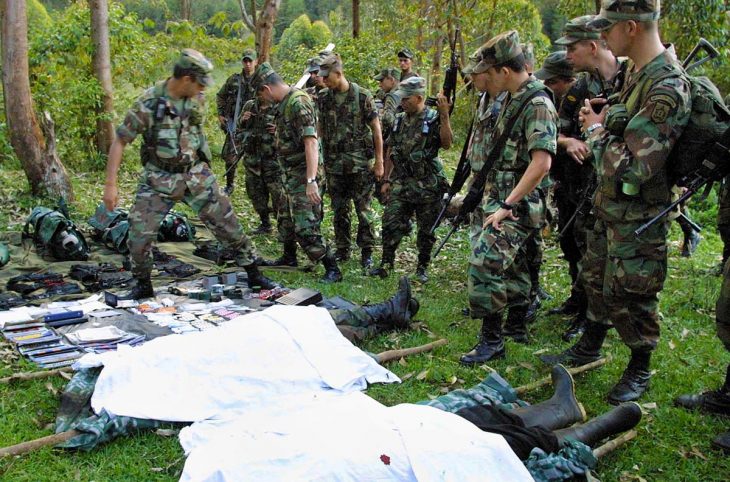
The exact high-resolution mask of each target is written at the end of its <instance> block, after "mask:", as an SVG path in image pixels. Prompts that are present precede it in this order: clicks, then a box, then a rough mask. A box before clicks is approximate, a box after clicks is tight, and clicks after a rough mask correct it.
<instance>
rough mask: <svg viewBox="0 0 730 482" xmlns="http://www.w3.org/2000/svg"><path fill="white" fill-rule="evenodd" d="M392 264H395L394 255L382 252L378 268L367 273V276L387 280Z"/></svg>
mask: <svg viewBox="0 0 730 482" xmlns="http://www.w3.org/2000/svg"><path fill="white" fill-rule="evenodd" d="M394 264H395V253H390V252H386V251H383V259H382V260H381V261H380V266H378V267H377V268H373V269H371V270H370V271H368V275H370V276H379V277H381V278H387V277H388V274H390V271H393V265H394Z"/></svg>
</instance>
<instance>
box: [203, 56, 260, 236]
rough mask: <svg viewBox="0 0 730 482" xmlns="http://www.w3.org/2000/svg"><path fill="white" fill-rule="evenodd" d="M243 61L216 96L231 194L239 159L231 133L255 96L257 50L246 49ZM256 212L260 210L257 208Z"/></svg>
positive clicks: (226, 188) (222, 154) (228, 187)
mask: <svg viewBox="0 0 730 482" xmlns="http://www.w3.org/2000/svg"><path fill="white" fill-rule="evenodd" d="M241 63H242V64H243V69H242V70H241V72H239V73H235V74H233V75H231V76H230V77H228V79H227V80H226V83H225V84H223V87H221V89H220V90H219V91H218V93H217V94H216V96H215V100H216V104H217V105H218V121H219V122H220V124H221V129H223V132H225V133H226V141H225V142H224V143H223V150H222V151H221V157H222V158H223V160H224V161H225V163H226V187H225V189H224V192H225V193H226V194H227V195H229V196H230V195H231V193H233V188H234V182H235V180H236V167H235V164H236V161H238V158H237V156H236V150H235V149H234V146H233V142H234V139H232V138H231V135H234V136H235V128H236V126H237V125H238V115H239V114H240V112H241V107H243V104H245V103H246V101H248V100H250V99H253V97H254V92H253V89H251V81H250V79H251V74H253V71H254V69H256V51H255V50H253V49H246V50H244V51H243V57H242V58H241ZM228 126H230V129H231V131H232V132H228V130H229V127H228ZM249 195H250V194H249ZM252 201H253V199H252ZM256 212H259V211H258V210H257V211H256ZM259 214H261V213H259ZM265 221H266V222H265V223H264V218H263V217H262V218H261V225H262V226H264V225H268V224H269V219H268V212H267V217H266V219H265ZM269 229H270V228H269Z"/></svg>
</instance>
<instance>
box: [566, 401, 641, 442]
mask: <svg viewBox="0 0 730 482" xmlns="http://www.w3.org/2000/svg"><path fill="white" fill-rule="evenodd" d="M640 421H641V407H640V406H639V404H638V403H635V402H628V403H622V404H621V405H619V406H618V407H615V408H613V409H612V410H609V411H608V412H606V413H604V414H603V415H600V416H598V417H596V418H594V419H591V420H589V421H587V422H586V423H584V424H581V425H576V426H574V427H570V428H564V429H561V430H555V431H554V432H553V433H554V434H555V436H556V437H557V438H558V441H559V442H560V443H561V444H563V443H564V442H565V441H566V439H569V438H570V439H573V440H577V441H578V442H583V443H584V444H586V445H588V446H589V447H591V446H595V445H596V444H597V443H598V442H600V441H601V440H603V439H605V438H608V437H613V436H614V435H616V434H619V433H621V432H626V431H627V430H631V429H632V428H634V427H636V426H637V425H638V424H639V422H640Z"/></svg>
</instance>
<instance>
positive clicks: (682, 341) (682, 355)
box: [0, 133, 730, 481]
mask: <svg viewBox="0 0 730 482" xmlns="http://www.w3.org/2000/svg"><path fill="white" fill-rule="evenodd" d="M211 137H212V141H213V143H214V145H213V146H212V147H213V150H214V151H216V150H217V151H219V150H220V143H221V141H222V137H221V135H220V133H212V135H211ZM126 154H127V159H126V163H125V165H124V168H123V172H122V173H121V176H120V183H121V188H120V192H121V193H122V201H121V205H122V206H128V205H129V203H130V202H131V199H132V195H133V192H134V186H135V182H136V178H135V175H134V173H135V172H136V170H137V167H138V161H137V160H136V150H135V149H127V153H126ZM452 156H453V153H450V162H449V165H450V167H451V168H453V158H451V157H452ZM215 169H216V171H217V172H219V174H220V173H222V166H221V163H220V162H217V163H216V165H215ZM102 179H103V172H88V173H73V182H74V187H75V189H76V196H77V201H76V203H75V204H74V205H73V209H74V215H75V217H76V219H77V220H79V221H83V220H85V219H87V218H88V216H90V215H91V214H92V213H93V210H94V207H95V206H96V203H97V202H98V201H99V200H100V199H101V196H102V186H103V181H102ZM242 186H243V183H242V182H241V180H240V176H239V181H238V183H237V190H236V192H235V194H234V204H235V206H236V211H237V212H238V213H239V214H240V218H241V220H242V222H243V223H244V224H245V225H246V226H247V227H248V228H249V229H252V228H254V227H255V226H256V225H257V224H258V220H257V219H256V218H255V215H253V210H252V208H251V205H250V203H249V202H248V200H247V199H245V197H244V194H243V187H242ZM27 192H28V187H27V181H25V176H24V174H23V173H22V172H20V171H17V170H12V169H11V168H8V167H6V168H4V169H3V168H0V203H2V207H1V208H0V226H2V227H3V228H4V229H6V230H15V231H17V230H20V229H21V228H22V224H23V222H24V219H25V217H26V216H27V215H28V213H29V212H30V209H31V208H32V207H33V206H34V205H35V204H36V202H37V201H36V200H34V199H33V198H32V197H30V195H29V194H27ZM324 226H325V228H324V232H325V236H326V237H327V239H330V240H331V239H333V233H332V227H331V215H329V216H328V217H327V219H326V222H325V225H324ZM444 234H445V228H441V229H440V232H439V235H440V236H443V235H444ZM703 237H704V238H705V239H704V241H703V242H702V244H701V245H700V247H699V250H698V251H697V253H696V254H695V256H694V257H693V258H691V259H685V258H680V257H679V240H680V238H681V233H680V232H679V230H678V229H677V228H676V226H674V227H673V229H672V232H671V236H670V243H671V249H670V260H669V265H670V269H669V276H668V278H667V282H666V285H665V289H664V291H663V293H662V295H661V311H662V314H663V322H662V337H661V342H660V345H659V348H658V349H657V351H656V355H655V356H654V359H653V362H652V367H653V369H654V370H655V371H656V373H655V376H654V378H653V380H652V386H651V389H650V390H649V392H648V393H647V394H646V395H645V396H644V397H643V399H642V400H641V403H642V404H643V406H644V408H645V411H646V416H645V417H644V420H643V421H642V422H641V425H640V426H639V436H638V438H637V439H635V440H634V441H632V442H630V443H629V444H627V445H626V446H624V447H622V448H620V449H619V450H617V451H616V452H614V453H613V454H610V455H609V456H607V457H606V458H605V459H603V460H601V461H600V463H599V466H598V469H597V475H598V476H599V477H600V478H601V480H603V481H634V480H672V481H674V480H677V481H695V480H696V481H712V480H718V481H719V480H726V479H727V477H726V474H727V473H728V472H729V471H730V462H729V461H728V459H727V458H726V457H724V456H723V455H721V454H720V453H719V452H717V451H715V450H713V449H712V448H711V447H710V439H711V438H712V437H714V435H716V434H717V433H719V432H721V431H724V430H727V429H728V428H730V427H729V424H728V423H727V421H726V420H722V419H720V418H716V417H713V416H706V415H700V414H696V413H688V412H685V411H683V410H680V409H677V408H674V407H673V406H672V400H673V398H674V397H675V396H677V395H679V394H682V393H687V392H697V391H700V390H703V389H708V388H715V387H717V386H719V385H720V383H721V380H722V377H723V376H724V371H725V367H726V365H727V363H728V361H730V357H728V355H727V353H726V352H725V350H724V349H723V348H722V345H721V343H720V342H719V340H717V338H716V337H715V335H714V315H713V312H714V303H715V300H716V298H717V295H718V290H719V285H720V278H718V277H715V276H712V275H709V274H708V271H709V270H710V269H711V268H713V267H715V266H716V264H717V263H718V261H719V252H720V249H721V243H720V241H719V239H718V236H717V234H716V233H715V232H714V228H712V227H710V226H708V227H707V229H706V231H705V232H704V233H703ZM255 242H256V245H257V247H258V249H259V251H260V252H261V253H262V254H264V255H266V256H274V255H278V254H279V249H280V248H279V247H278V245H277V244H276V242H275V240H274V239H273V238H272V237H269V238H267V237H262V236H257V237H256V238H255ZM414 245H415V240H414V237H413V236H412V237H411V238H407V239H406V240H405V241H404V243H403V246H402V247H401V250H400V252H399V255H398V260H397V267H396V273H394V274H391V276H390V278H388V279H385V280H381V279H376V278H370V277H364V276H362V273H361V270H360V268H359V265H358V260H357V256H356V257H355V259H353V260H352V261H349V262H347V263H345V264H344V265H343V266H342V267H343V271H344V275H345V282H343V283H340V284H336V285H323V284H321V283H319V282H317V281H316V279H317V277H318V276H320V275H321V274H322V268H321V267H318V268H317V270H316V271H315V273H313V274H312V273H303V272H274V271H271V272H269V274H270V275H271V277H273V278H275V279H277V280H280V281H283V282H284V283H286V284H287V285H289V286H305V285H309V286H313V287H316V288H317V289H320V290H321V291H323V292H324V293H325V294H326V295H341V296H343V297H345V298H347V299H350V300H352V301H354V302H357V303H365V302H371V301H379V300H381V299H383V298H385V297H387V296H389V295H390V294H391V293H392V292H393V290H394V288H395V286H396V283H397V278H398V276H399V275H401V274H411V273H413V271H414V270H415V267H416V251H415V246H414ZM467 248H468V246H467V240H466V233H465V231H464V230H462V231H459V232H457V234H456V235H455V236H454V237H453V240H452V241H451V242H450V243H449V244H448V245H447V247H446V248H445V250H444V251H443V253H442V254H441V255H440V256H439V258H438V259H436V260H435V261H434V263H433V266H432V268H431V270H430V272H429V274H430V278H431V279H430V281H429V283H428V284H426V285H425V286H422V287H417V288H416V296H417V297H418V298H419V299H420V301H421V311H420V312H419V314H418V317H417V318H418V320H419V321H421V322H422V323H420V324H418V325H417V329H415V330H413V331H409V332H406V333H394V334H389V335H383V336H381V337H379V338H376V339H374V340H371V341H369V342H368V343H367V344H366V345H365V346H364V347H363V348H364V349H366V350H368V351H371V352H380V351H383V350H386V349H391V348H395V347H408V346H413V345H420V344H424V343H427V342H429V341H431V340H432V339H434V338H440V337H444V338H448V340H449V344H448V345H447V346H445V347H441V348H438V349H437V350H435V351H434V352H432V353H429V354H426V355H419V356H415V357H412V358H408V359H406V360H404V361H402V362H395V363H391V364H390V365H389V368H390V369H391V370H392V371H394V372H395V373H396V374H398V375H399V376H401V377H402V378H403V379H404V382H403V383H402V384H400V385H388V386H373V387H371V388H370V389H369V390H368V393H369V394H370V395H371V396H373V397H374V398H376V399H378V400H380V401H381V402H383V403H385V404H395V403H401V402H415V401H418V400H422V399H425V398H427V397H434V396H438V395H440V394H443V393H446V392H448V391H450V390H453V389H455V388H460V387H469V386H471V385H473V384H475V383H477V382H479V381H480V380H481V379H482V378H483V377H484V376H485V375H486V373H487V371H488V368H486V367H477V368H465V367H462V366H460V365H459V363H458V358H459V355H460V354H461V353H463V352H465V351H467V350H469V349H470V348H471V346H472V345H473V344H474V342H475V340H476V337H477V331H478V329H479V323H478V322H477V321H475V320H471V319H469V318H467V317H465V316H464V315H463V314H462V309H463V308H465V307H466V306H467V297H466V276H465V273H466V252H467ZM378 254H379V253H378ZM300 259H301V258H300ZM542 280H543V285H544V287H545V288H546V289H547V291H548V292H550V293H551V294H552V295H553V296H554V300H552V301H550V302H547V303H545V304H544V306H543V310H542V311H541V315H540V317H539V319H538V322H537V323H536V324H534V325H533V326H532V327H531V332H532V342H531V343H530V344H529V345H527V346H523V345H516V344H514V343H512V342H509V341H508V342H507V350H508V354H507V358H506V360H500V361H497V362H495V363H492V364H490V368H491V369H494V370H497V371H498V372H499V373H501V374H502V375H503V376H504V377H505V378H506V379H507V380H508V381H510V382H511V383H512V384H513V385H514V386H518V385H521V384H525V383H528V382H530V381H532V380H534V379H536V378H539V377H542V376H545V375H547V373H548V368H547V367H545V366H543V365H542V364H541V363H540V362H539V360H538V359H537V356H536V354H535V353H536V352H538V351H540V350H543V349H547V350H550V351H555V350H561V349H564V348H566V347H567V344H565V343H563V342H562V341H560V338H559V336H560V333H561V332H562V331H563V329H564V328H565V327H566V325H567V322H566V321H565V320H563V319H561V318H560V317H558V316H547V315H546V314H545V313H546V311H547V309H549V308H551V307H554V306H557V305H558V304H559V303H560V302H561V301H562V300H564V299H565V297H566V296H567V294H568V275H567V265H566V263H565V262H564V261H563V260H562V259H561V258H560V257H559V249H558V248H557V245H556V243H555V240H554V239H552V238H551V239H548V240H547V245H546V260H545V263H544V265H543V271H542ZM606 352H607V353H608V354H610V355H611V356H612V357H613V361H612V362H611V363H610V364H608V365H607V366H605V367H603V368H601V369H598V370H595V371H593V372H590V373H586V374H583V375H580V376H578V377H576V382H577V394H578V398H579V399H580V400H581V402H583V404H584V405H585V407H586V409H587V411H588V414H589V415H590V416H594V415H597V414H599V413H602V412H604V411H606V410H608V409H609V408H610V406H609V405H608V404H607V403H606V401H605V394H606V393H607V392H608V390H609V389H610V388H611V386H612V385H613V383H614V382H615V381H616V380H617V379H618V377H619V376H620V374H621V372H622V370H623V368H624V366H625V364H626V361H627V357H628V350H627V349H626V348H625V347H624V346H623V344H622V343H621V342H620V340H619V339H618V337H617V336H616V334H615V333H612V334H611V335H610V336H609V338H608V340H607V344H606ZM0 360H2V362H1V363H0V376H6V375H8V374H10V373H14V372H19V371H28V370H32V369H33V366H32V365H31V364H29V363H27V362H25V361H22V360H18V359H16V358H13V356H12V351H11V350H10V349H9V347H8V346H7V345H0ZM64 383H65V380H63V379H62V378H56V379H53V380H50V381H46V380H44V381H34V382H22V383H16V384H13V385H10V386H8V385H2V386H0V446H7V445H11V444H15V443H19V442H22V441H26V440H30V439H34V438H37V437H41V436H45V435H48V434H50V433H51V431H52V428H51V426H50V425H49V424H51V423H52V422H53V420H54V417H55V413H56V410H57V408H58V397H57V393H58V390H61V389H62V388H63V386H64ZM549 392H550V390H549V388H545V389H541V390H536V391H534V392H532V393H529V394H528V395H526V396H525V398H526V399H527V400H528V401H531V402H537V401H540V400H542V399H544V398H546V397H547V396H548V395H549ZM183 464H184V458H183V454H182V450H181V449H180V447H179V444H178V442H177V439H176V437H162V436H160V435H156V434H154V433H143V434H139V435H136V436H134V437H131V438H125V439H118V440H115V441H113V442H111V443H109V444H106V445H105V446H103V447H101V448H99V449H97V450H94V451H92V452H90V453H73V452H61V451H54V450H51V449H48V448H47V449H43V450H41V451H38V452H35V453H32V454H29V455H26V456H23V457H20V458H13V459H5V460H1V461H0V480H13V481H15V480H19V481H22V480H33V481H35V480H169V479H176V478H177V477H178V476H179V474H180V471H181V470H182V467H183Z"/></svg>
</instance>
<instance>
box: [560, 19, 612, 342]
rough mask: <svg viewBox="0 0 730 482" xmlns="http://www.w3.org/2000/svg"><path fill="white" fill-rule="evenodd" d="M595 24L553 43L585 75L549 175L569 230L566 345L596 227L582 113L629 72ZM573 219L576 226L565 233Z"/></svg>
mask: <svg viewBox="0 0 730 482" xmlns="http://www.w3.org/2000/svg"><path fill="white" fill-rule="evenodd" d="M591 20H593V15H584V16H582V17H577V18H574V19H572V20H571V21H570V22H568V23H567V24H566V26H565V30H564V35H563V36H562V37H561V38H559V39H558V40H557V41H556V42H555V43H556V44H557V45H561V46H565V47H566V48H567V51H566V58H567V60H568V61H569V62H570V63H571V64H572V65H573V68H574V69H575V70H576V71H577V72H582V73H581V74H580V76H579V77H578V80H577V81H576V82H575V84H574V85H573V86H572V87H571V88H570V90H569V91H568V93H567V94H566V96H565V99H564V100H563V103H562V104H561V105H560V110H559V113H558V115H559V117H560V133H559V134H558V155H557V157H556V158H555V164H554V165H553V168H552V170H551V173H552V175H553V177H554V179H555V181H556V188H555V201H556V203H557V206H558V228H559V229H560V230H561V232H562V231H563V229H565V233H564V234H563V236H561V237H560V248H561V250H562V251H563V255H564V256H565V259H566V261H568V270H569V273H570V278H571V292H570V297H569V298H568V299H567V300H566V301H565V302H564V303H563V304H562V305H561V306H560V307H558V308H555V309H553V310H551V312H550V313H551V314H562V315H573V316H574V318H573V320H572V322H571V324H570V326H569V327H568V329H567V330H566V331H565V332H564V333H563V336H562V338H563V340H565V341H569V340H571V339H573V338H575V337H576V336H578V335H580V334H582V333H583V329H584V326H585V323H586V310H587V307H588V305H587V303H588V302H587V300H586V295H585V289H584V287H583V281H582V280H581V279H580V276H579V267H580V260H581V258H582V257H583V255H584V254H585V252H586V230H588V229H592V228H593V225H594V224H595V222H596V220H595V218H594V217H593V215H592V214H591V213H590V208H591V196H593V191H594V190H595V171H594V169H593V162H592V160H593V154H592V153H591V151H590V149H589V148H588V145H587V144H586V142H585V138H584V136H583V132H582V129H581V128H582V126H581V123H580V122H579V120H578V115H579V110H580V107H581V106H583V104H584V102H585V100H586V99H593V98H608V97H609V96H610V95H611V94H613V93H614V92H616V91H618V90H620V89H621V85H622V84H623V79H624V74H625V71H626V61H625V60H623V61H619V60H618V59H617V58H616V56H615V55H614V54H613V53H611V51H610V50H609V49H608V45H606V42H605V41H604V40H601V38H600V37H601V34H600V32H597V31H595V30H593V29H592V28H590V27H589V26H588V24H589V22H590V21H591ZM579 207H580V210H579V212H578V213H576V210H578V208H579ZM574 215H575V217H574V218H573V216H574ZM571 218H573V222H572V224H571V225H570V226H568V228H567V229H566V228H565V226H566V225H567V224H568V221H569V220H570V219H571Z"/></svg>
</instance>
